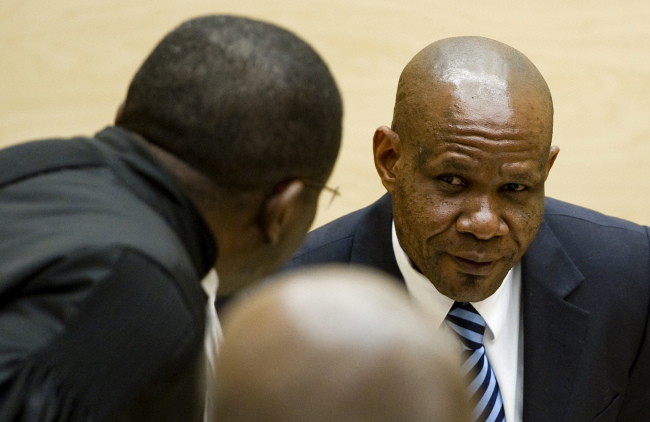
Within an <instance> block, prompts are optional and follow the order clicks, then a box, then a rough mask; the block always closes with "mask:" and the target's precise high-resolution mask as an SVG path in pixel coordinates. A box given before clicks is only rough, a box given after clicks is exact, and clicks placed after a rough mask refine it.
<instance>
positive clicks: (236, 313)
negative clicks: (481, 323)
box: [217, 267, 468, 422]
mask: <svg viewBox="0 0 650 422" xmlns="http://www.w3.org/2000/svg"><path fill="white" fill-rule="evenodd" d="M223 328H224V342H223V347H222V349H221V352H220V361H219V366H218V371H217V379H218V380H219V382H220V386H219V389H218V391H219V396H218V420H219V421H223V422H235V421H237V422H256V421H260V422H261V421H265V422H275V421H277V422H280V421H282V422H298V421H301V422H302V421H311V422H325V421H327V422H330V421H340V422H353V421H354V422H363V421H368V422H371V421H372V422H382V421H410V422H420V421H422V422H424V421H426V422H436V421H437V422H461V421H467V420H468V419H466V416H467V409H466V405H467V401H466V398H465V390H464V387H463V384H462V382H461V378H460V361H459V357H460V353H459V352H458V351H457V350H455V349H453V350H451V349H450V347H451V346H450V345H449V344H450V343H451V342H448V341H447V340H446V339H445V338H441V337H439V336H443V335H444V334H442V333H441V332H438V331H437V330H435V329H434V328H433V327H431V326H430V325H429V324H428V323H427V320H426V319H425V318H424V317H423V316H422V315H421V314H419V313H418V312H416V310H415V309H413V308H412V307H411V304H410V301H409V298H408V296H407V295H406V293H405V291H403V289H400V288H398V287H397V285H396V282H395V281H394V280H392V279H389V278H388V277H387V276H385V275H381V274H379V273H377V272H375V271H371V270H365V269H364V270H362V269H356V268H350V267H312V268H310V269H305V270H300V271H297V272H292V273H286V274H282V275H280V276H278V277H277V278H276V280H274V281H273V282H271V283H269V284H266V285H264V286H263V287H262V288H261V289H259V290H257V291H253V292H252V294H251V296H250V297H248V298H245V299H243V300H240V301H239V302H235V303H233V304H232V305H230V308H227V310H226V313H225V316H224V318H223Z"/></svg>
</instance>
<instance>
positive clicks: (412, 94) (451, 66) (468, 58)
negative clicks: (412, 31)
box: [392, 37, 553, 143]
mask: <svg viewBox="0 0 650 422" xmlns="http://www.w3.org/2000/svg"><path fill="white" fill-rule="evenodd" d="M450 94H451V95H453V96H456V97H458V101H468V102H475V103H476V106H477V107H489V105H490V103H491V102H493V101H497V102H501V103H503V102H506V103H508V104H509V106H510V107H511V108H513V107H516V106H521V104H519V101H518V99H519V98H521V97H524V98H527V99H528V100H531V99H533V100H534V101H535V102H536V103H539V107H538V109H539V110H538V111H537V114H538V116H537V117H538V118H540V119H543V120H544V121H545V124H546V125H547V126H548V128H547V131H548V132H549V133H548V135H549V139H548V141H549V143H550V135H551V133H552V122H553V102H552V99H551V92H550V90H549V88H548V85H547V84H546V81H545V80H544V78H543V77H542V75H541V73H540V72H539V70H537V68H536V67H535V65H534V64H533V63H532V62H531V61H530V60H529V59H528V58H527V57H526V56H525V55H523V54H522V53H521V52H519V51H518V50H516V49H514V48H512V47H510V46H508V45H506V44H503V43H501V42H498V41H495V40H491V39H489V38H483V37H454V38H446V39H443V40H440V41H436V42H434V43H432V44H430V45H428V46H427V47H425V48H424V49H423V50H421V51H420V52H419V53H418V54H417V55H415V57H413V59H412V60H411V61H410V62H409V63H408V64H407V65H406V67H405V68H404V70H403V72H402V74H401V76H400V80H399V84H398V88H397V96H396V101H395V110H394V114H393V125H392V128H393V130H394V131H395V132H397V133H398V134H400V136H402V137H407V136H405V135H406V134H405V133H404V132H409V131H411V130H412V131H414V132H416V133H417V132H419V127H418V122H417V121H416V120H415V119H414V117H415V116H417V115H418V114H422V112H423V111H424V110H425V109H426V108H427V107H429V106H430V104H431V103H432V102H436V101H439V100H441V99H442V100H444V99H446V98H445V97H448V96H449V95H450ZM450 112H453V110H452V111H450ZM540 113H541V114H540ZM403 133H404V135H403Z"/></svg>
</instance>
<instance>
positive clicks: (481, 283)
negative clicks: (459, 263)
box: [434, 274, 501, 302]
mask: <svg viewBox="0 0 650 422" xmlns="http://www.w3.org/2000/svg"><path fill="white" fill-rule="evenodd" d="M454 278H455V279H456V280H455V282H454V284H453V286H450V285H449V284H447V283H445V285H444V286H441V288H439V287H438V286H436V288H437V289H438V291H439V292H440V293H442V294H443V295H445V296H447V297H448V298H450V299H453V300H455V301H456V302H480V301H482V300H485V299H487V298H488V297H490V296H492V295H493V294H494V292H496V291H497V290H498V289H499V286H500V285H501V283H500V282H499V283H496V282H495V281H494V278H493V277H486V276H479V275H475V274H457V275H456V277H454ZM434 286H435V284H434Z"/></svg>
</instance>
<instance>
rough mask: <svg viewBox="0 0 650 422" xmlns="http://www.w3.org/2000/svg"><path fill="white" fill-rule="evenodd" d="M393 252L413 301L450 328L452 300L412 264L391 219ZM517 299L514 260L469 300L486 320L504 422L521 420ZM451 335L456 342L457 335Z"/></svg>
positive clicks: (518, 269)
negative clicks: (488, 290)
mask: <svg viewBox="0 0 650 422" xmlns="http://www.w3.org/2000/svg"><path fill="white" fill-rule="evenodd" d="M393 252H394V254H395V259H396V260H397V265H398V266H399V269H400V271H401V273H402V276H403V277H404V281H405V282H406V287H407V289H408V291H409V295H410V296H411V298H412V300H413V302H414V303H415V304H416V305H417V306H419V307H421V308H422V309H423V311H424V312H425V313H427V314H428V316H429V318H430V319H431V323H432V324H433V325H434V326H436V327H442V329H444V330H449V331H451V328H450V327H448V326H447V324H443V322H444V320H445V317H446V316H447V313H448V312H449V310H450V309H451V306H452V305H453V303H454V300H453V299H450V298H448V297H447V296H444V295H443V294H441V293H440V292H438V290H437V289H436V288H435V287H434V286H433V284H432V283H431V282H430V281H429V279H427V278H426V277H425V276H424V275H423V274H422V273H420V272H419V271H417V270H415V269H414V268H413V266H412V265H411V260H410V259H409V257H408V256H407V255H406V252H404V250H403V249H402V247H401V245H400V244H399V241H398V239H397V233H396V232H395V223H393ZM520 303H521V263H517V264H515V266H514V267H513V268H512V269H511V270H510V271H509V272H508V274H507V275H506V277H505V279H504V280H503V283H501V286H500V287H499V288H498V289H497V291H496V292H494V294H493V295H492V296H490V297H488V298H487V299H485V300H482V301H480V302H473V303H472V305H473V306H474V308H476V310H477V311H478V312H479V313H480V314H481V316H482V317H483V319H484V320H485V322H486V323H487V328H486V330H485V336H484V344H485V353H486V354H487V357H488V360H489V361H490V365H491V366H492V368H493V369H494V373H495V375H496V377H497V381H498V383H499V389H500V390H501V398H502V399H503V405H504V410H505V413H506V421H508V422H520V421H521V420H522V409H523V376H524V367H523V363H524V361H523V323H522V317H521V312H520V308H521V306H520ZM453 338H456V339H458V342H459V344H460V342H461V341H460V338H458V337H457V336H453Z"/></svg>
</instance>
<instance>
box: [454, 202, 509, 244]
mask: <svg viewBox="0 0 650 422" xmlns="http://www.w3.org/2000/svg"><path fill="white" fill-rule="evenodd" d="M465 208H466V209H465V210H464V211H463V212H462V213H461V215H460V216H459V217H458V220H457V221H456V230H457V231H458V232H459V233H470V234H472V235H474V237H476V238H477V239H480V240H489V239H492V238H493V237H497V236H504V235H506V234H508V232H509V228H508V225H507V224H506V222H505V221H504V220H503V218H502V217H501V213H500V210H499V207H498V204H497V201H494V200H492V199H490V198H489V197H486V196H482V197H478V198H475V199H472V200H469V201H467V203H466V207H465Z"/></svg>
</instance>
